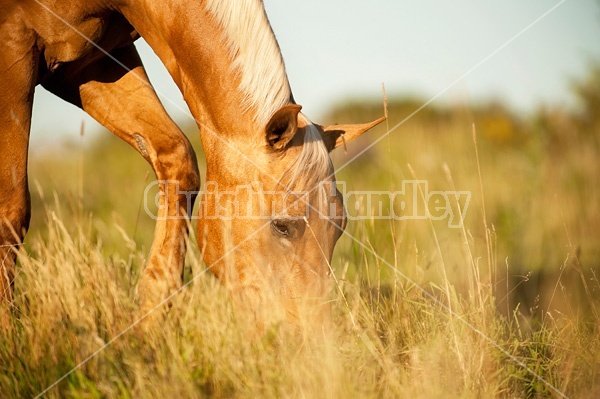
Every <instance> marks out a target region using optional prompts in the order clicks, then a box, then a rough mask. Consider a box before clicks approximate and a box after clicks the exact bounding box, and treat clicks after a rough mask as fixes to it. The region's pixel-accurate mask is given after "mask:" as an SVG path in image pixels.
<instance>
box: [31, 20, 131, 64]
mask: <svg viewBox="0 0 600 399" xmlns="http://www.w3.org/2000/svg"><path fill="white" fill-rule="evenodd" d="M66 22H68V25H67V23H65V22H63V21H56V23H54V24H52V25H50V26H45V27H44V29H42V30H41V32H38V34H40V33H41V34H40V36H39V38H40V40H39V42H38V46H39V47H40V48H41V49H42V51H43V57H44V59H45V62H46V67H47V69H48V70H49V71H53V70H55V69H56V68H58V67H59V66H60V65H61V64H63V63H67V62H72V61H76V60H82V59H86V58H96V56H97V55H98V53H99V52H98V50H97V46H98V47H100V48H102V49H103V50H104V51H111V50H112V49H114V48H117V47H121V46H123V45H124V44H127V43H129V42H131V41H133V40H134V39H135V38H136V37H137V34H136V33H135V31H134V30H133V28H132V27H131V26H130V25H129V24H128V23H127V22H126V21H125V19H124V18H122V17H121V16H118V17H115V16H107V17H91V18H85V19H80V20H79V21H76V22H73V23H71V21H66ZM90 56H91V57H90Z"/></svg>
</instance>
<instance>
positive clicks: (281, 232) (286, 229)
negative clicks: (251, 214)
mask: <svg viewBox="0 0 600 399" xmlns="http://www.w3.org/2000/svg"><path fill="white" fill-rule="evenodd" d="M305 227H306V226H305V222H304V220H295V219H274V220H272V221H271V230H272V231H273V233H274V234H275V235H278V236H280V237H284V238H288V239H293V238H300V237H302V235H303V234H304V229H305Z"/></svg>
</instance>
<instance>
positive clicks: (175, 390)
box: [0, 69, 600, 398]
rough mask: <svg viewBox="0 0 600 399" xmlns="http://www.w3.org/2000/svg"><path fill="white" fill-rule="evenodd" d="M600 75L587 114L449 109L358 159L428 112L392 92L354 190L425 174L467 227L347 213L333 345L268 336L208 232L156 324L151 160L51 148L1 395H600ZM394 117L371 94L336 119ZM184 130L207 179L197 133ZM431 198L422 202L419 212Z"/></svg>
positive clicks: (283, 330)
mask: <svg viewBox="0 0 600 399" xmlns="http://www.w3.org/2000/svg"><path fill="white" fill-rule="evenodd" d="M599 72H600V70H598V69H596V70H595V71H592V72H591V73H590V79H589V81H587V82H579V84H578V85H576V89H577V90H579V91H578V92H579V93H580V99H581V103H580V106H579V108H577V109H575V110H569V111H565V110H559V109H552V108H546V109H543V110H540V111H539V112H537V113H535V114H531V115H521V116H515V115H514V114H513V113H511V112H510V111H509V110H507V109H506V108H505V107H504V106H503V105H501V104H488V105H452V106H450V105H448V106H435V105H433V106H431V107H427V108H425V109H423V110H422V111H421V112H419V113H417V114H416V115H415V116H414V117H412V118H410V119H409V120H408V121H406V122H405V123H402V124H401V125H400V126H398V127H396V128H395V129H394V130H393V132H392V133H391V134H390V135H389V136H387V137H384V138H382V139H381V140H380V141H379V142H378V143H377V144H376V145H375V146H373V147H372V148H371V149H369V150H368V151H366V152H365V153H364V154H362V155H361V156H360V157H358V158H357V159H356V160H355V161H353V162H351V163H349V164H348V165H347V166H344V165H345V164H346V162H348V161H350V160H351V159H352V158H353V157H354V156H355V155H356V154H357V153H358V151H359V150H360V148H364V147H365V146H366V145H368V143H370V142H373V141H374V140H377V139H378V138H379V137H382V135H383V134H384V133H385V132H386V128H394V127H395V126H396V125H397V124H398V123H400V122H401V121H403V120H404V119H405V118H406V117H407V116H409V115H410V114H411V113H412V112H413V111H414V110H415V109H417V108H418V107H419V106H420V105H421V104H422V103H423V101H419V100H406V99H404V100H400V99H398V100H395V99H394V98H393V96H390V99H389V120H388V122H387V123H388V126H387V127H386V126H385V123H384V124H383V126H380V127H378V128H377V129H376V130H375V131H374V132H371V133H368V134H366V135H365V137H362V138H361V139H360V141H358V140H357V142H355V143H353V144H352V145H349V148H348V153H347V154H344V149H343V148H342V149H338V150H336V151H337V153H336V155H335V164H336V170H339V172H337V179H338V181H339V182H345V184H346V186H345V191H347V192H349V191H378V192H386V191H387V192H396V193H398V192H401V191H402V190H403V187H405V186H403V182H405V181H416V180H420V181H427V188H428V190H429V191H436V192H451V191H452V192H453V191H466V192H470V193H471V196H470V201H469V203H468V207H467V208H466V209H465V208H461V210H462V209H464V210H465V211H464V214H462V216H463V217H464V224H463V225H459V226H449V223H448V219H447V218H443V219H440V220H431V219H423V218H416V219H410V218H402V217H399V218H397V220H389V219H381V220H378V219H375V218H357V219H361V220H350V221H349V224H348V226H347V228H346V232H347V235H344V236H343V237H342V238H341V239H340V241H339V242H338V244H337V246H336V250H335V253H334V256H333V261H332V267H333V269H334V271H335V276H336V288H335V290H334V291H333V292H332V293H331V303H332V307H333V314H332V318H333V323H332V326H331V334H330V337H329V338H328V339H325V340H313V339H311V337H301V336H299V335H298V334H297V333H296V332H295V331H293V330H290V329H289V328H287V327H286V326H285V325H277V326H273V327H272V328H270V329H269V330H268V331H267V332H266V333H264V334H262V335H260V336H258V337H256V336H253V334H252V333H250V332H249V331H251V330H252V326H249V325H248V324H247V319H246V318H245V315H244V314H240V313H239V312H235V311H234V307H233V306H232V303H231V298H230V295H229V293H228V292H227V290H225V289H224V288H223V287H222V286H221V285H220V284H219V282H218V281H217V280H216V279H215V278H214V277H213V276H212V275H211V274H210V273H206V267H205V265H203V264H201V263H199V262H198V259H199V249H198V247H197V246H196V244H195V243H196V240H195V238H194V237H192V238H191V239H190V250H189V253H188V255H187V259H186V266H185V272H184V276H185V282H186V283H187V284H186V287H185V288H184V289H183V290H182V291H181V292H180V293H179V294H178V295H177V296H175V297H174V298H173V300H172V306H170V308H169V309H168V310H165V309H164V308H161V309H159V310H158V311H157V312H156V314H155V315H153V317H151V318H149V319H144V320H141V321H139V319H138V317H139V314H138V312H137V311H136V309H137V308H136V304H135V303H134V295H135V293H134V290H135V285H136V283H137V280H138V277H139V275H140V270H141V268H142V267H143V265H144V262H145V260H146V257H147V255H148V251H149V245H150V244H151V241H152V231H153V226H154V221H153V220H152V219H151V218H150V217H149V216H148V215H147V214H146V212H145V211H144V198H143V193H144V189H145V187H146V186H147V185H148V184H150V183H151V182H152V181H153V180H154V176H153V175H152V173H151V170H150V168H149V166H147V164H146V163H145V161H144V160H143V159H142V158H141V157H140V156H139V155H138V154H136V153H135V151H134V150H133V149H131V148H129V146H127V145H126V144H125V143H122V142H120V141H119V140H118V139H116V138H114V137H112V136H111V135H110V134H109V133H107V132H90V131H87V130H85V129H84V130H83V135H82V136H81V137H78V136H77V135H76V134H73V139H72V140H71V142H70V143H68V144H65V146H64V147H63V148H62V149H60V150H52V151H44V150H43V149H37V150H34V151H33V152H32V154H31V161H30V188H31V195H32V203H33V215H32V216H33V217H32V223H31V229H30V232H29V233H28V236H27V239H26V243H25V245H23V246H21V248H20V252H19V256H18V276H17V279H16V285H15V304H16V309H15V311H14V313H13V318H12V319H11V321H10V322H11V325H10V327H9V328H8V329H5V330H2V331H0V397H2V398H24V397H36V396H37V395H39V394H42V393H43V397H48V398H58V397H61V398H62V397H68V398H100V397H111V398H112V397H119V398H130V397H131V398H157V397H158V398H159V397H166V398H168V397H181V398H187V397H226V398H230V397H240V398H243V397H306V398H352V397H356V398H363V397H373V398H386V397H412V398H458V397H460V398H488V397H506V398H513V397H520V398H538V397H572V398H596V397H598V396H599V395H600V340H599V339H598V337H599V336H600V335H599V334H600V313H599V312H600V294H599V293H600V282H599V281H598V273H600V245H599V237H600V227H599V226H600V187H599V185H598V182H599V178H600V176H599V171H600V119H599V117H598V114H597V109H598V108H597V105H598V99H599V98H600V87H599V86H598V79H599V77H600V73H599ZM590 87H591V88H592V89H590V90H585V89H586V88H590ZM593 88H597V90H594V89H593ZM382 109H383V106H382V104H381V101H380V100H373V101H370V100H365V99H355V100H353V101H350V102H348V103H346V104H341V105H340V106H339V107H337V108H334V109H333V110H332V111H331V113H330V116H329V117H328V118H329V120H326V121H319V122H332V123H336V122H341V121H344V122H362V121H368V120H372V119H374V118H376V117H378V116H380V115H381V113H382ZM184 130H185V131H186V134H187V135H188V137H189V138H190V140H191V141H192V143H193V144H194V147H195V149H196V151H197V152H198V154H199V158H200V159H199V163H200V169H201V173H202V177H203V182H204V180H205V174H204V170H203V167H204V166H203V162H204V161H203V157H202V155H200V154H201V149H200V145H199V141H198V132H197V130H196V129H195V128H192V127H189V126H187V127H185V126H184ZM405 194H406V193H405ZM422 194H426V193H422V192H419V193H418V195H417V196H416V197H413V196H410V195H406V196H405V198H406V199H407V204H406V205H407V206H408V207H409V209H413V208H410V207H411V206H413V207H414V206H418V204H413V203H410V201H409V200H408V198H417V201H422V197H421V195H422ZM448 203H449V206H451V208H452V211H453V212H454V214H457V213H458V207H457V204H456V202H455V200H454V198H453V197H450V201H449V202H448ZM420 204H421V206H422V202H420ZM394 205H398V204H394ZM347 206H350V205H349V204H347ZM435 206H436V204H434V203H430V204H429V207H430V208H431V209H430V212H434V211H435V209H434V207H435ZM358 208H359V209H358V212H357V213H356V215H357V216H360V215H368V214H370V213H371V214H376V213H377V212H378V211H379V210H378V209H374V208H372V207H371V208H369V205H368V204H367V203H366V202H361V201H358ZM419 209H422V208H419ZM383 211H384V212H385V211H386V210H385V209H383ZM387 212H391V208H389V203H388V208H387ZM400 215H402V214H401V213H400Z"/></svg>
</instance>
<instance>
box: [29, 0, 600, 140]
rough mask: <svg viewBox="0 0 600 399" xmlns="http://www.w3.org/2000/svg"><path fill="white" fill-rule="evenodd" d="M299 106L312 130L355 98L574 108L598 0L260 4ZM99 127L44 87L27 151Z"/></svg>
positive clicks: (599, 26) (161, 76)
mask: <svg viewBox="0 0 600 399" xmlns="http://www.w3.org/2000/svg"><path fill="white" fill-rule="evenodd" d="M264 4H265V8H266V10H267V14H268V16H269V19H270V21H271V25H272V27H273V30H274V32H275V34H276V36H277V39H278V41H279V45H280V47H281V51H282V53H283V57H284V60H285V63H286V70H287V73H288V77H289V80H290V83H291V86H292V91H293V93H294V97H295V99H296V101H297V102H298V103H299V104H301V105H303V107H304V108H303V112H305V113H306V114H307V115H308V116H309V117H310V118H311V119H313V120H314V121H315V122H319V118H323V117H324V116H325V115H326V113H327V111H328V109H330V107H332V106H334V105H336V104H340V103H343V102H344V101H347V100H349V99H353V100H354V99H358V98H365V99H381V98H382V84H384V85H385V88H386V91H387V95H388V97H397V96H418V97H420V98H422V99H423V101H424V102H425V101H428V100H430V99H433V98H435V101H436V102H456V101H460V102H463V103H465V102H466V103H476V102H479V101H486V100H490V99H498V100H501V101H504V102H506V103H507V104H508V105H509V106H510V107H512V108H513V109H515V110H516V111H523V112H527V111H531V110H534V109H536V108H537V107H539V106H540V105H541V104H546V105H556V106H572V105H573V101H574V100H573V97H572V96H571V94H570V84H571V82H573V81H574V80H576V79H578V78H582V77H583V76H585V72H586V70H587V69H588V67H589V65H590V63H591V62H592V61H594V60H596V61H599V62H600V0H550V1H549V0H503V1H499V0H496V1H491V0H477V1H475V0H453V1H448V0H371V1H369V2H365V1H364V0H362V1H359V0H303V1H286V0H264ZM136 44H137V46H138V49H139V51H140V54H141V56H142V59H143V60H144V63H145V65H146V69H147V72H148V75H149V76H150V80H151V81H152V83H153V84H154V86H155V88H156V90H157V92H159V93H160V97H161V100H162V101H163V104H165V107H166V109H167V111H168V112H169V113H170V114H171V116H172V117H173V118H174V119H175V120H176V121H177V122H178V123H187V122H188V121H189V118H190V117H189V116H188V113H189V111H187V107H186V105H185V102H184V101H183V98H182V96H181V94H180V93H179V90H178V89H177V87H176V86H175V84H174V83H173V81H172V80H171V78H170V76H169V75H168V73H167V72H166V70H165V68H164V67H163V66H162V64H161V63H160V61H159V60H158V58H157V57H156V55H155V54H154V53H153V51H152V49H151V48H150V47H149V46H148V45H147V44H146V43H145V42H143V40H138V42H136ZM82 121H85V126H86V132H87V131H89V130H92V131H95V130H98V129H97V128H98V127H99V125H97V124H96V123H95V122H94V121H93V120H92V119H91V118H90V117H88V116H87V115H86V114H85V113H84V112H83V111H80V110H79V109H77V108H76V107H74V106H71V105H69V104H67V103H65V102H63V101H62V100H60V99H58V98H56V97H54V96H53V95H52V94H49V93H47V92H45V90H44V89H42V88H41V87H39V86H38V88H36V96H35V101H34V115H33V121H32V129H31V146H32V148H36V146H42V147H46V146H48V145H53V144H56V143H58V142H61V141H63V140H65V139H71V140H73V139H76V138H78V136H79V131H80V127H81V124H82Z"/></svg>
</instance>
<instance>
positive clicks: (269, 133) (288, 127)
mask: <svg viewBox="0 0 600 399" xmlns="http://www.w3.org/2000/svg"><path fill="white" fill-rule="evenodd" d="M301 109H302V106H301V105H298V104H288V105H284V106H283V107H282V108H281V109H279V110H278V111H277V112H275V114H273V116H272V117H271V120H270V121H269V123H267V127H266V129H265V134H266V138H267V143H269V146H270V147H271V148H273V149H274V150H282V149H284V148H285V146H286V145H287V144H288V143H289V142H290V140H291V139H292V138H293V137H294V135H295V134H296V132H297V131H298V113H299V112H300V110H301Z"/></svg>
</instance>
